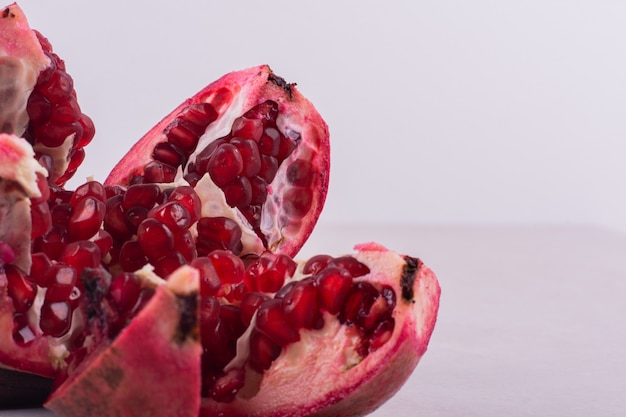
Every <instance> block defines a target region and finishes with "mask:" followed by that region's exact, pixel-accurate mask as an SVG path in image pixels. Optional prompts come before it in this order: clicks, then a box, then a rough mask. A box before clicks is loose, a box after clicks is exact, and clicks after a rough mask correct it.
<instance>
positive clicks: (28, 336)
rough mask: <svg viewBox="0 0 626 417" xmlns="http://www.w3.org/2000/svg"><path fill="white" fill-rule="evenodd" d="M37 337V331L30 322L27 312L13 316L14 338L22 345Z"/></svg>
mask: <svg viewBox="0 0 626 417" xmlns="http://www.w3.org/2000/svg"><path fill="white" fill-rule="evenodd" d="M35 338H36V335H35V331H34V330H33V328H32V327H31V325H30V323H29V322H28V317H27V316H26V315H25V314H16V315H15V316H13V340H15V341H16V342H17V343H18V344H20V345H27V344H29V343H30V342H32V341H33V340H35Z"/></svg>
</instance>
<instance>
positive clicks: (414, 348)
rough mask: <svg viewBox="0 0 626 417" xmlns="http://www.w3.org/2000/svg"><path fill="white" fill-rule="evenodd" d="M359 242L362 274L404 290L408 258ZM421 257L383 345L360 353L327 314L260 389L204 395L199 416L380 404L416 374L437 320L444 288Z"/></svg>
mask: <svg viewBox="0 0 626 417" xmlns="http://www.w3.org/2000/svg"><path fill="white" fill-rule="evenodd" d="M358 249H359V252H358V253H357V254H356V256H355V257H356V259H357V260H359V261H360V262H362V263H364V264H365V265H367V266H368V267H369V268H370V270H371V273H370V274H368V275H366V276H363V277H360V278H357V279H356V280H357V281H359V280H363V281H367V282H370V283H373V284H380V285H389V286H391V287H392V288H393V289H394V290H395V292H396V294H402V293H403V288H402V287H403V285H404V286H406V285H407V281H406V270H405V266H406V265H407V261H406V259H405V258H404V257H403V256H400V255H398V254H396V253H394V252H391V251H388V250H386V249H384V248H383V247H382V246H380V245H376V244H367V245H359V246H358ZM416 262H417V264H416V265H417V267H416V272H415V273H414V275H413V276H412V277H410V280H409V281H411V280H412V282H411V290H412V294H413V296H412V297H411V298H410V299H406V298H401V297H399V299H398V304H397V305H396V308H395V310H394V312H393V318H394V320H395V323H396V324H395V328H394V331H393V334H392V336H391V338H390V339H389V340H388V341H387V342H386V343H385V344H384V345H383V346H381V347H380V348H379V349H377V350H375V351H373V352H371V353H370V354H369V355H367V356H366V357H365V358H361V357H359V356H358V355H357V354H356V353H355V343H358V342H357V341H356V340H355V337H354V335H353V333H351V331H350V328H348V327H346V326H343V325H340V324H339V322H338V321H337V320H336V319H334V318H332V317H330V316H328V317H326V320H325V321H326V325H325V327H324V329H322V330H320V331H312V330H304V331H301V332H300V337H301V341H300V342H297V343H294V344H292V345H289V346H288V347H287V348H286V349H285V350H284V351H283V352H282V353H281V356H279V357H278V359H277V360H276V361H275V362H274V363H273V364H272V366H271V367H270V369H269V370H268V371H266V372H265V373H264V374H263V378H262V381H261V384H260V388H259V390H258V392H255V393H254V396H252V397H251V398H245V397H246V393H245V387H244V389H242V391H241V392H240V394H239V395H238V396H237V397H236V398H235V400H234V401H233V402H231V403H219V402H216V401H214V400H212V399H203V401H202V409H201V413H200V415H201V416H203V417H210V416H215V415H227V416H232V417H243V416H258V417H261V416H263V417H270V416H273V417H278V416H318V417H321V416H324V417H331V416H337V417H339V416H341V417H353V416H354V417H356V416H363V415H366V414H368V413H371V412H372V411H374V410H375V409H376V408H378V407H379V406H380V405H382V404H383V403H384V402H385V401H386V400H388V399H389V398H390V397H391V396H393V395H394V394H395V393H396V392H397V391H398V390H399V389H400V388H401V387H402V385H403V384H404V383H405V382H406V380H407V379H408V377H409V376H410V375H411V374H412V372H413V371H414V369H415V367H416V366H417V364H418V362H419V360H420V358H421V357H422V355H423V354H424V353H425V352H426V349H427V346H428V342H429V340H430V337H431V335H432V332H433V329H434V326H435V322H436V318H437V312H438V309H439V297H440V293H441V289H440V286H439V283H438V281H437V278H436V276H435V274H434V273H433V272H432V271H431V270H430V269H429V268H428V267H426V266H425V265H424V264H423V263H422V262H421V261H418V260H416ZM403 277H404V278H405V279H404V282H403ZM404 289H405V292H407V291H406V290H407V288H404ZM408 292H410V291H408Z"/></svg>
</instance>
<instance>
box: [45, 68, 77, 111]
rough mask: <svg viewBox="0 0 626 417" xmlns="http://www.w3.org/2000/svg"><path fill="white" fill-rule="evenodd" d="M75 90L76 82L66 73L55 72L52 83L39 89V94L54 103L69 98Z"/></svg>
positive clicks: (51, 79) (51, 78)
mask: <svg viewBox="0 0 626 417" xmlns="http://www.w3.org/2000/svg"><path fill="white" fill-rule="evenodd" d="M73 90H74V81H73V80H72V77H70V76H69V75H68V74H67V73H66V72H63V71H61V70H57V71H55V72H54V73H53V74H52V76H51V77H50V81H49V82H48V83H47V84H45V85H42V86H40V87H39V92H40V93H41V94H43V95H44V96H45V97H46V98H47V99H48V100H50V101H51V102H53V103H58V102H60V101H61V100H64V99H66V98H68V97H69V96H70V95H71V94H72V91H73Z"/></svg>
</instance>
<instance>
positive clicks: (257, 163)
mask: <svg viewBox="0 0 626 417" xmlns="http://www.w3.org/2000/svg"><path fill="white" fill-rule="evenodd" d="M230 143H231V144H232V145H235V146H236V147H237V149H239V153H240V154H241V158H242V159H243V161H244V167H243V175H245V176H246V177H249V178H251V177H253V176H255V175H256V174H257V173H258V172H259V170H260V169H261V154H260V153H259V146H258V145H257V143H256V142H255V141H254V140H252V139H244V138H232V139H231V140H230Z"/></svg>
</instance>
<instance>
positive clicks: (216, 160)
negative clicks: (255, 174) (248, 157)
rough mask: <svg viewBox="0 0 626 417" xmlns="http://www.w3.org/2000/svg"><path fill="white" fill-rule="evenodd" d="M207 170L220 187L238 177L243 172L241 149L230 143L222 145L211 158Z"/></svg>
mask: <svg viewBox="0 0 626 417" xmlns="http://www.w3.org/2000/svg"><path fill="white" fill-rule="evenodd" d="M207 172H208V173H209V175H211V179H212V180H213V182H214V183H215V184H216V185H217V186H219V187H221V186H224V185H226V184H228V183H229V182H231V181H232V180H234V179H235V178H237V177H238V176H239V175H240V174H241V173H242V172H243V158H242V157H241V153H239V149H237V147H236V146H235V145H231V144H230V143H224V144H223V145H220V146H219V147H218V148H217V149H216V150H215V152H213V155H211V158H209V164H208V167H207Z"/></svg>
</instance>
